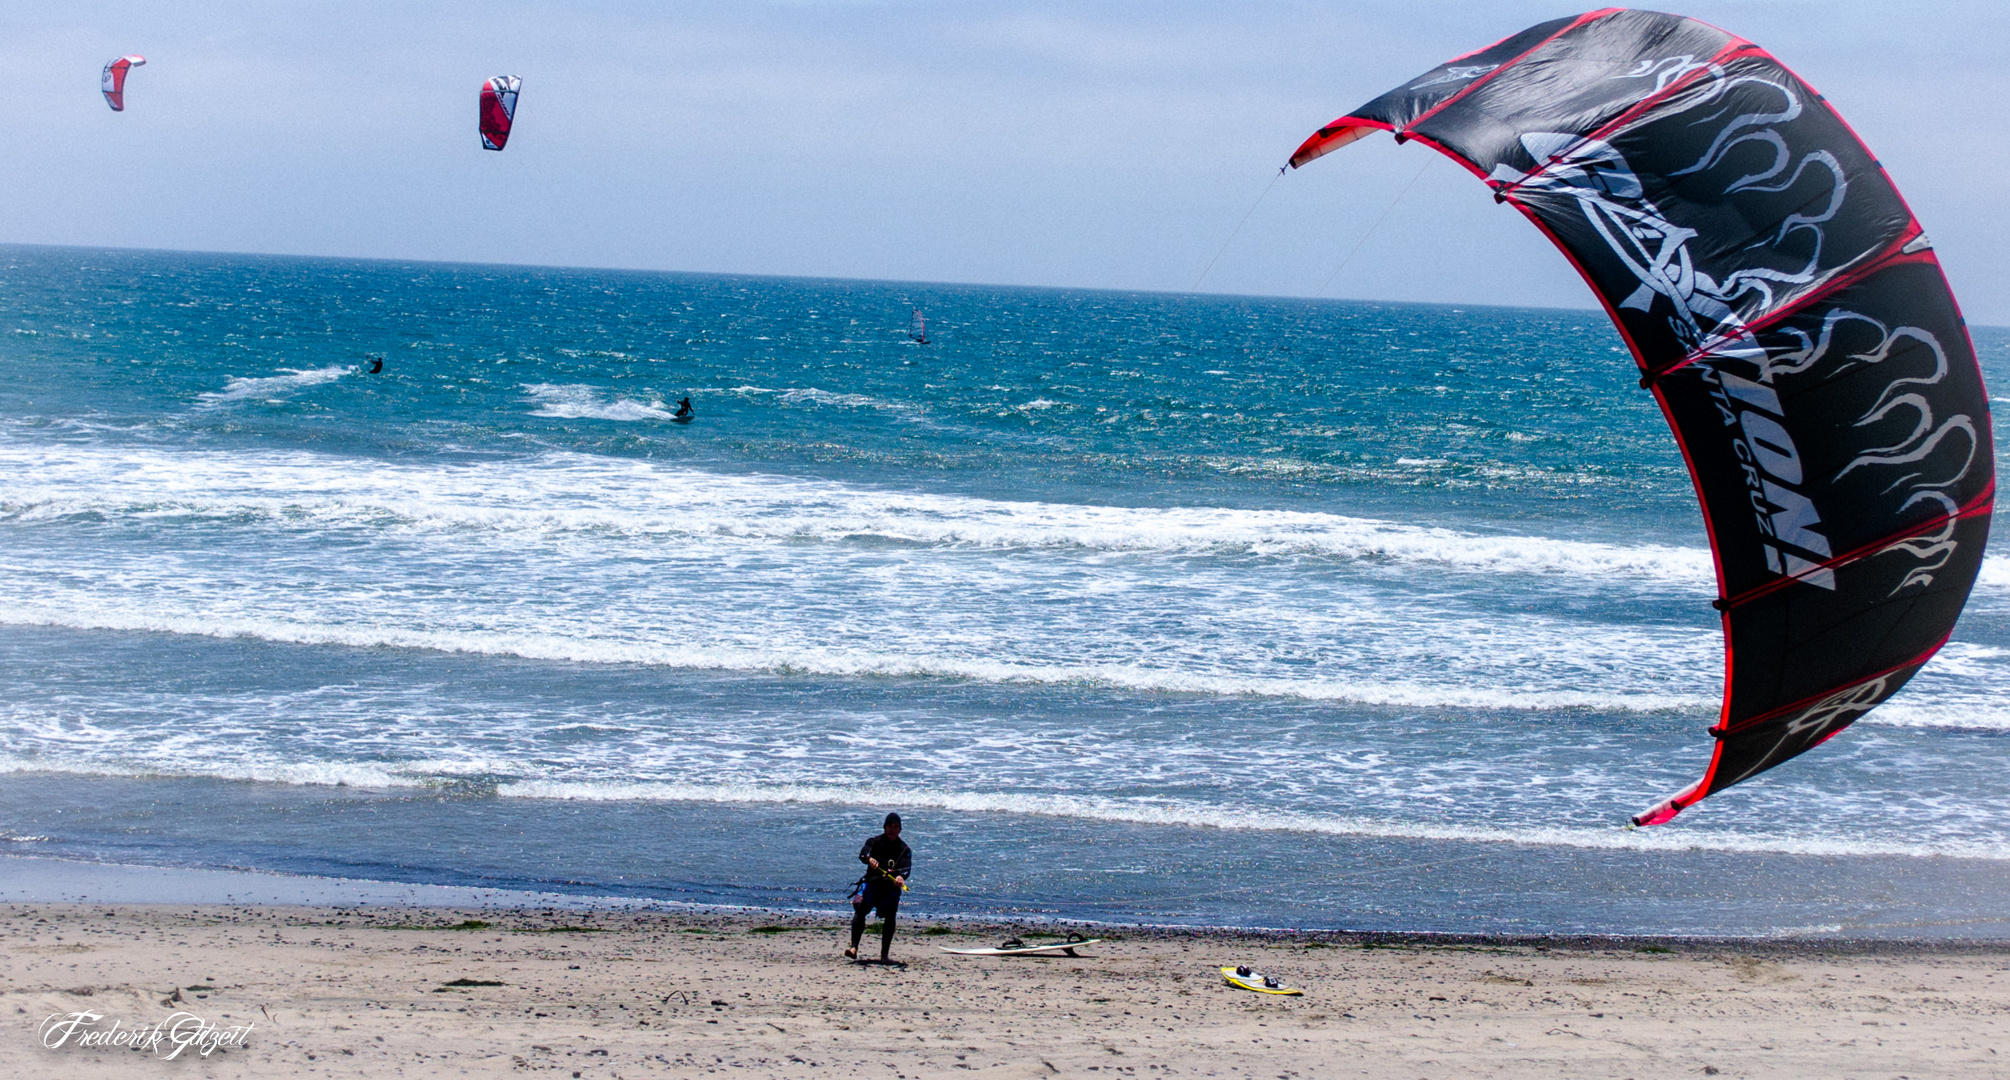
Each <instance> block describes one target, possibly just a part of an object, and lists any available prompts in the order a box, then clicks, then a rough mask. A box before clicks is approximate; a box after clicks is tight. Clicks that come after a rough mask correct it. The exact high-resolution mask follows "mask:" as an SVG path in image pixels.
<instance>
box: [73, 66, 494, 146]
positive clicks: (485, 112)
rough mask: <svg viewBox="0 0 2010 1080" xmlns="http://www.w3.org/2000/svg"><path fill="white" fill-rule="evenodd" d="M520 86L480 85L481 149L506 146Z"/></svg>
mask: <svg viewBox="0 0 2010 1080" xmlns="http://www.w3.org/2000/svg"><path fill="white" fill-rule="evenodd" d="M106 70H107V71H110V70H111V69H110V68H107V69H106ZM110 77H111V76H110V75H107V76H106V78H110ZM106 85H107V86H109V85H111V84H110V83H107V84H106ZM522 86H523V80H522V79H519V78H517V77H516V76H514V75H498V76H496V77H495V78H493V79H490V80H489V81H487V82H485V83H483V84H482V120H481V129H482V149H484V150H500V149H502V148H503V147H504V146H505V145H506V144H508V142H509V129H510V125H511V124H512V123H514V122H515V121H516V93H517V90H518V89H519V88H521V87H522ZM106 93H110V91H106ZM114 108H116V106H114Z"/></svg>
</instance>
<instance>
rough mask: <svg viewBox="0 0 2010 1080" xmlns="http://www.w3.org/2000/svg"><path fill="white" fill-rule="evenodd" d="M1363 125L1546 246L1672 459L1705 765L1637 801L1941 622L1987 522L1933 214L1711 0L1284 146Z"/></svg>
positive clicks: (1826, 723)
mask: <svg viewBox="0 0 2010 1080" xmlns="http://www.w3.org/2000/svg"><path fill="white" fill-rule="evenodd" d="M1377 131H1389V132H1394V133H1395V136H1396V140H1397V141H1398V142H1418V143H1422V144H1423V145H1425V146H1428V147H1430V148H1431V149H1433V150H1437V151H1439V152H1440V153H1443V154H1446V155H1449V156H1450V157H1451V158H1452V159H1453V160H1455V161H1457V162H1458V163H1459V164H1461V165H1463V166H1465V167H1466V168H1467V169H1468V170H1470V171H1471V172H1472V173H1473V175H1475V176H1477V177H1479V178H1480V179H1481V180H1483V181H1485V183H1486V184H1487V186H1488V187H1490V188H1492V189H1493V196H1494V201H1496V202H1501V203H1506V204H1508V205H1509V206H1512V207H1514V208H1515V209H1516V210H1519V211H1521V213H1522V214H1523V215H1525V216H1526V217H1527V218H1528V219H1529V220H1530V221H1531V222H1533V223H1534V224H1535V226H1536V227H1537V228H1539V229H1541V230H1542V231H1543V233H1544V234H1545V235H1547V236H1548V237H1549V238H1550V239H1551V240H1552V241H1554V242H1555V243H1556V245H1557V246H1558V247H1559V248H1562V249H1563V253H1564V255H1565V256H1566V257H1568V258H1569V259H1570V261H1571V263H1572V264H1573V265H1574V266H1576V267H1577V271H1578V273H1580V274H1582V275H1583V276H1584V279H1585V281H1586V282H1587V283H1588V284H1590V286H1591V287H1592V290H1593V291H1594V292H1596V293H1597V294H1598V297H1599V299H1600V300H1601V301H1603V302H1604V305H1605V311H1606V314H1607V315H1609V316H1611V318H1612V321H1613V323H1614V324H1615V325H1616V326H1617V327H1618V330H1619V334H1620V336H1621V337H1622V338H1624V339H1625V341H1626V344H1627V345H1628V346H1629V348H1630V349H1631V351H1632V353H1633V358H1634V361H1635V362H1636V363H1637V364H1638V365H1639V368H1640V385H1641V387H1642V388H1643V389H1647V390H1651V391H1652V392H1653V394H1654V398H1655V401H1656V403H1657V404H1659V405H1660V407H1661V411H1662V413H1663V414H1664V415H1665V416H1666V417H1667V419H1668V423H1669V424H1670V426H1672V427H1673V428H1674V429H1675V438H1676V441H1677V443H1678V445H1679V446H1680V448H1681V450H1682V456H1683V457H1684V458H1686V459H1687V461H1688V463H1689V472H1690V476H1691V477H1692V478H1693V480H1694V481H1695V485H1696V490H1697V494H1698V495H1700V496H1701V498H1702V502H1703V513H1704V523H1705V525H1706V526H1707V527H1708V529H1709V532H1710V546H1711V550H1712V551H1713V553H1714V554H1715V556H1716V563H1717V585H1718V590H1719V592H1718V597H1717V600H1716V601H1715V605H1714V606H1715V607H1716V609H1717V611H1718V612H1719V613H1720V615H1721V618H1722V621H1723V624H1724V636H1725V658H1724V702H1723V708H1722V711H1721V712H1720V713H1719V714H1718V717H1717V722H1716V723H1715V724H1714V725H1712V726H1711V728H1710V734H1711V736H1712V737H1713V739H1714V741H1715V745H1714V747H1713V748H1712V752H1711V756H1710V764H1709V765H1708V767H1707V768H1706V769H1705V770H1704V773H1703V778H1702V779H1700V780H1698V781H1696V782H1695V783H1694V784H1691V785H1690V786H1689V787H1688V788H1686V789H1684V790H1683V791H1682V792H1680V793H1679V794H1676V795H1674V796H1672V797H1670V798H1668V799H1666V800H1664V801H1663V802H1661V803H1660V804H1659V805H1656V806H1654V807H1652V808H1651V809H1649V810H1646V811H1644V812H1642V813H1641V814H1640V815H1639V816H1638V817H1636V818H1635V819H1634V821H1635V823H1636V824H1640V825H1653V824H1658V823H1660V822H1663V821H1667V820H1668V819H1669V818H1672V817H1674V816H1675V815H1676V814H1677V813H1679V812H1680V811H1681V810H1682V809H1683V808H1684V807H1686V806H1689V805H1692V804H1694V803H1695V802H1696V801H1697V800H1699V799H1702V798H1703V797H1705V796H1707V795H1711V794H1714V793H1716V792H1719V791H1722V790H1724V789H1725V788H1727V787H1730V786H1731V785H1732V784H1735V783H1738V782H1739V781H1741V780H1745V779H1748V778H1750V777H1753V776H1756V775H1758V774H1759V773H1762V772H1764V771H1766V770H1767V769H1770V768H1772V767H1773V766H1775V765H1778V764H1780V763H1781V762H1784V761H1786V760H1788V759H1789V758H1792V757H1795V756H1796V755H1799V754H1801V753H1804V752H1806V751H1808V750H1812V749H1814V748H1815V747H1817V746H1820V745H1821V744H1822V743H1824V742H1826V741H1828V740H1829V739H1830V738H1832V737H1833V736H1835V735H1836V734H1837V733H1839V732H1841V731H1842V730H1843V729H1844V728H1846V727H1848V726H1849V725H1850V724H1851V722H1853V721H1855V720H1856V719H1857V718H1858V717H1860V716H1862V715H1864V714H1865V713H1867V712H1869V711H1870V710H1871V709H1872V708H1873V707H1875V706H1876V705H1877V704H1878V703H1879V702H1881V701H1883V700H1885V699H1886V698H1888V697H1890V696H1892V695H1893V694H1895V693H1897V692H1898V690H1899V688H1900V687H1902V686H1904V685H1905V683H1906V680H1908V679H1910V678H1912V677H1913V676H1914V675H1915V674H1917V673H1918V672H1919V669H1920V668H1921V667H1922V666H1924V665H1925V664H1926V662H1927V660H1929V659H1931V658H1932V656H1933V654H1934V653H1935V652H1936V651H1938V650H1939V648H1940V647H1941V646H1942V645H1944V644H1946V642H1947V638H1948V635H1949V634H1950V633H1952V632H1953V630H1954V622H1955V619H1956V618H1957V617H1958V616H1959V615H1960V614H1961V607H1962V604H1963V603H1964V602H1965V601H1966V600H1967V599H1968V591H1969V589H1970V588H1971V587H1972V586H1973V585H1974V584H1975V578H1976V575H1977V573H1978V572H1979V571H1980V570H1981V568H1982V549H1983V545H1984V544H1985V542H1986V541H1987V538H1988V535H1989V519H1990V512H1991V509H1992V507H1993V505H1994V497H1995V492H1996V475H1995V469H1994V467H1993V463H1994V460H1995V458H1994V454H1993V452H1992V448H1991V445H1990V437H1989V404H1988V396H1987V395H1986V394H1985V393H1984V392H1983V388H1982V374H1981V371H1980V370H1979V369H1978V367H1977V365H1976V362H1975V347H1974V345H1973V344H1971V343H1970V341H1969V339H1968V330H1967V327H1966V325H1965V324H1964V323H1963V322H1962V319H1961V313H1960V310H1959V309H1958V308H1956V307H1955V304H1954V296H1953V294H1952V293H1950V292H1949V291H1948V287H1947V279H1946V278H1945V277H1943V276H1942V275H1941V272H1940V263H1939V261H1938V260H1937V259H1935V258H1934V254H1933V244H1932V242H1931V241H1929V240H1928V239H1927V237H1926V233H1925V232H1924V231H1922V230H1921V228H1920V225H1919V222H1918V221H1917V220H1916V219H1914V218H1913V216H1912V211H1911V210H1910V209H1908V208H1907V207H1906V205H1905V200H1904V199H1901V198H1900V197H1899V194H1898V189H1897V188H1895V187H1893V186H1892V183H1891V178H1890V177H1888V176H1886V175H1885V172H1884V168H1883V166H1881V165H1879V164H1878V160H1877V158H1876V157H1874V156H1872V154H1871V152H1870V151H1869V150H1868V149H1867V148H1865V146H1864V144H1863V143H1862V142H1861V141H1859V140H1858V139H1857V137H1856V135H1855V133H1853V132H1851V131H1850V129H1849V126H1848V125H1847V124H1845V123H1843V120H1842V118H1841V117H1840V116H1837V115H1836V113H1835V110H1833V109H1831V108H1830V107H1829V104H1828V102H1827V101H1825V100H1824V99H1823V98H1822V96H1821V95H1820V94H1817V93H1815V92H1814V90H1812V89H1811V88H1809V86H1808V85H1807V84H1806V83H1804V82H1802V81H1801V80H1800V78H1799V77H1797V76H1796V75H1795V74H1794V73H1793V72H1791V71H1789V70H1787V68H1786V67H1785V66H1784V65H1782V64H1781V63H1780V62H1779V61H1778V60H1775V59H1774V58H1773V57H1772V56H1771V55H1770V54H1768V53H1767V52H1766V51H1765V50H1764V49H1761V48H1759V47H1758V46H1757V45H1754V44H1752V43H1751V42H1749V41H1746V40H1744V39H1743V38H1739V37H1736V36H1734V35H1731V34H1727V33H1725V32H1724V31H1722V30H1719V29H1717V28H1716V27H1714V26H1709V25H1706V24H1704V23H1700V22H1697V21H1695V20H1693V19H1685V18H1682V17H1680V16H1675V15H1662V14H1657V13H1655V12H1650V11H1627V10H1623V9H1620V8H1606V9H1603V10H1600V11H1594V12H1590V13H1588V14H1585V15H1578V16H1573V17H1569V18H1562V19H1555V20H1552V21H1550V22H1546V23H1542V24H1540V25H1538V26H1532V27H1530V28H1528V29H1527V30H1524V31H1522V32H1521V33H1518V34H1515V35H1514V36H1512V37H1509V38H1507V39H1506V40H1503V41H1501V42H1499V43H1497V44H1494V45H1490V46H1488V47H1486V48H1484V49H1481V50H1479V51H1477V52H1472V53H1467V54H1466V55H1464V56H1461V57H1458V58H1456V59H1453V60H1449V61H1447V62H1445V63H1443V64H1440V65H1438V66H1437V67H1435V68H1432V69H1431V70H1429V71H1426V72H1424V73H1423V74H1422V75H1420V76H1418V77H1417V78H1415V79H1412V80H1410V81H1409V82H1407V83H1405V84H1403V85H1402V86H1399V87H1397V88H1396V89H1394V90H1391V91H1389V92H1388V93H1386V94H1383V95H1382V96H1381V97H1378V98H1376V99H1375V100H1373V101H1370V102H1369V103H1367V104H1366V105H1363V106H1361V107H1360V108H1358V109H1356V110H1354V111H1353V112H1351V113H1349V114H1347V115H1346V116H1343V117H1341V118H1340V119H1338V120H1335V121H1333V122H1332V123H1331V124H1328V125H1326V126H1325V127H1323V128H1320V129H1319V130H1318V131H1317V132H1316V133H1314V134H1313V135H1312V137H1311V138H1309V139H1307V140H1305V144H1304V145H1303V146H1300V147H1299V148H1298V151H1297V152H1296V153H1294V154H1293V155H1292V156H1291V164H1292V165H1293V166H1294V167H1295V166H1299V165H1304V164H1306V163H1308V162H1310V161H1312V160H1313V159H1314V158H1317V157H1321V156H1323V155H1325V154H1328V153H1331V152H1332V151H1334V150H1337V149H1339V148H1340V147H1342V146H1345V145H1347V144H1348V143H1351V142H1353V141H1355V140H1357V139H1360V138H1363V137H1365V136H1368V135H1371V134H1374V133H1375V132H1377ZM1498 269H1499V270H1500V271H1501V272H1504V273H1511V272H1513V268H1511V267H1500V268H1498ZM1559 405H1560V407H1561V403H1559ZM1698 674H1699V677H1700V675H1701V673H1698ZM1913 779H1914V780H1916V781H1917V782H1918V783H1920V784H1922V785H1928V784H1930V783H1931V778H1930V777H1915V778H1913ZM1807 812H1808V813H1809V814H1810V815H1811V816H1812V814H1813V812H1814V811H1813V809H1812V808H1809V809H1808V811H1807Z"/></svg>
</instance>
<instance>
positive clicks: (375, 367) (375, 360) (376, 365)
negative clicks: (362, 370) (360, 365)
mask: <svg viewBox="0 0 2010 1080" xmlns="http://www.w3.org/2000/svg"><path fill="white" fill-rule="evenodd" d="M383 370H384V358H383V357H381V356H371V357H370V374H372V375H377V374H381V373H382V372H383Z"/></svg>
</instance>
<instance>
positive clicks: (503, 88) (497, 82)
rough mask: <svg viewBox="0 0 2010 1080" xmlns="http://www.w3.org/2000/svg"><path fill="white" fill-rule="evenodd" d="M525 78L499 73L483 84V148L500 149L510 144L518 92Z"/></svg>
mask: <svg viewBox="0 0 2010 1080" xmlns="http://www.w3.org/2000/svg"><path fill="white" fill-rule="evenodd" d="M522 87H523V80H522V79H519V78H517V77H516V76H514V75H498V76H496V77H495V78H493V79H490V80H489V81H487V82H485V83H483V84H482V118H481V131H482V149H484V150H500V149H502V148H503V147H504V146H506V145H508V144H509V129H510V125H511V124H512V123H514V122H515V121H516V93H517V91H518V90H519V89H521V88H522Z"/></svg>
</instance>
